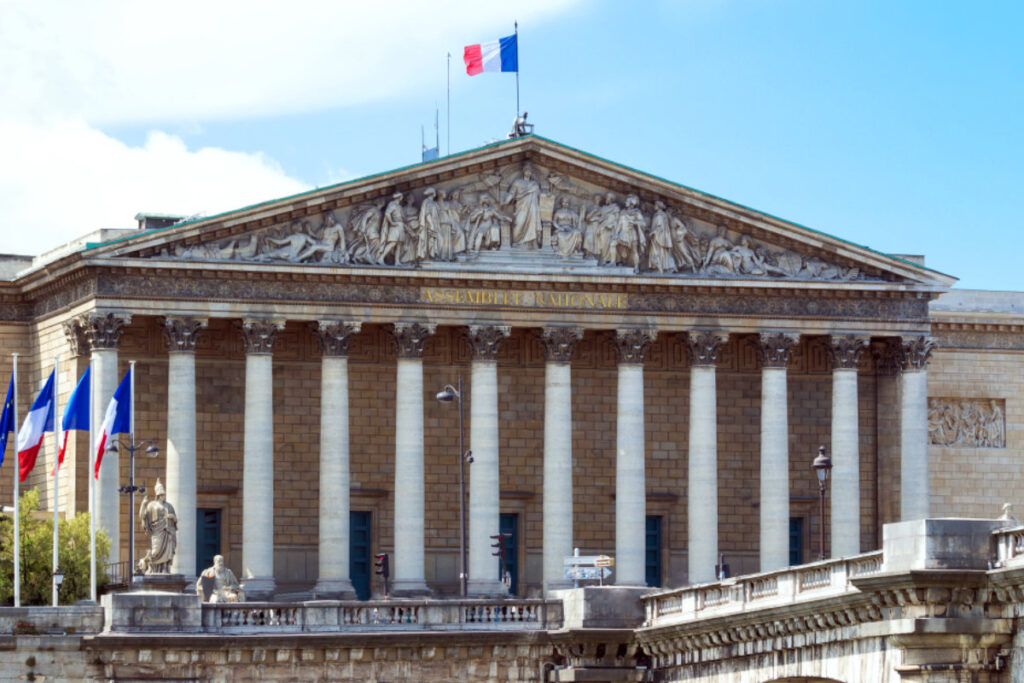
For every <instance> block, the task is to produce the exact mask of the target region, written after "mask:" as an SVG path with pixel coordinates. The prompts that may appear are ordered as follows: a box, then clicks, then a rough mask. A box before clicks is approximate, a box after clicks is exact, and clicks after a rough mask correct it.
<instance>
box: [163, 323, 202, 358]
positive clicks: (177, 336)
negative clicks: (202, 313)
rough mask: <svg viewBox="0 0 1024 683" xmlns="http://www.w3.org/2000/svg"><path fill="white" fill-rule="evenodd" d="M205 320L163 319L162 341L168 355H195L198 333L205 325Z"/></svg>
mask: <svg viewBox="0 0 1024 683" xmlns="http://www.w3.org/2000/svg"><path fill="white" fill-rule="evenodd" d="M207 322H208V321H207V320H206V318H179V317H174V316H166V317H164V339H165V340H166V341H167V352H168V353H195V351H196V342H198V341H199V332H200V330H202V329H204V328H205V327H206V325H207Z"/></svg>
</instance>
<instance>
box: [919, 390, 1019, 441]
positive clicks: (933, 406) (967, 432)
mask: <svg viewBox="0 0 1024 683" xmlns="http://www.w3.org/2000/svg"><path fill="white" fill-rule="evenodd" d="M928 442H929V443H931V444H934V445H936V446H963V447H968V448H970V447H973V448H1005V447H1006V422H1005V416H1004V412H1003V407H1002V405H1001V403H1000V401H999V400H997V399H987V400H985V399H962V400H957V399H946V398H929V399H928Z"/></svg>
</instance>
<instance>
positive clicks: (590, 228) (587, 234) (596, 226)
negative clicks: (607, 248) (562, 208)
mask: <svg viewBox="0 0 1024 683" xmlns="http://www.w3.org/2000/svg"><path fill="white" fill-rule="evenodd" d="M603 202H604V195H602V194H601V193H600V192H598V193H596V194H595V195H594V203H593V204H592V205H591V206H590V207H588V208H587V210H586V212H585V214H584V217H583V253H585V254H587V255H589V256H593V257H594V258H601V250H600V248H599V247H598V245H597V235H598V232H599V231H600V222H601V209H602V208H603V207H602V203H603Z"/></svg>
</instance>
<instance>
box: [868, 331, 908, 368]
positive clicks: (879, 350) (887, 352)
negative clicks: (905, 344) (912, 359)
mask: <svg viewBox="0 0 1024 683" xmlns="http://www.w3.org/2000/svg"><path fill="white" fill-rule="evenodd" d="M871 355H872V356H874V359H875V371H876V373H877V374H879V375H883V376H890V377H891V376H894V375H898V374H899V373H900V355H901V354H900V343H899V339H895V338H893V337H887V338H884V339H882V342H881V343H878V344H873V345H872V346H871Z"/></svg>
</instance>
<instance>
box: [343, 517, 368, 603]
mask: <svg viewBox="0 0 1024 683" xmlns="http://www.w3.org/2000/svg"><path fill="white" fill-rule="evenodd" d="M348 520H349V522H348V523H349V527H348V529H349V535H348V572H349V578H351V579H352V587H353V588H354V589H355V591H356V597H357V598H359V599H360V600H369V599H370V560H371V557H370V555H371V552H372V546H371V544H370V541H371V538H370V513H369V512H364V511H357V510H353V511H351V512H349V513H348Z"/></svg>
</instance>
